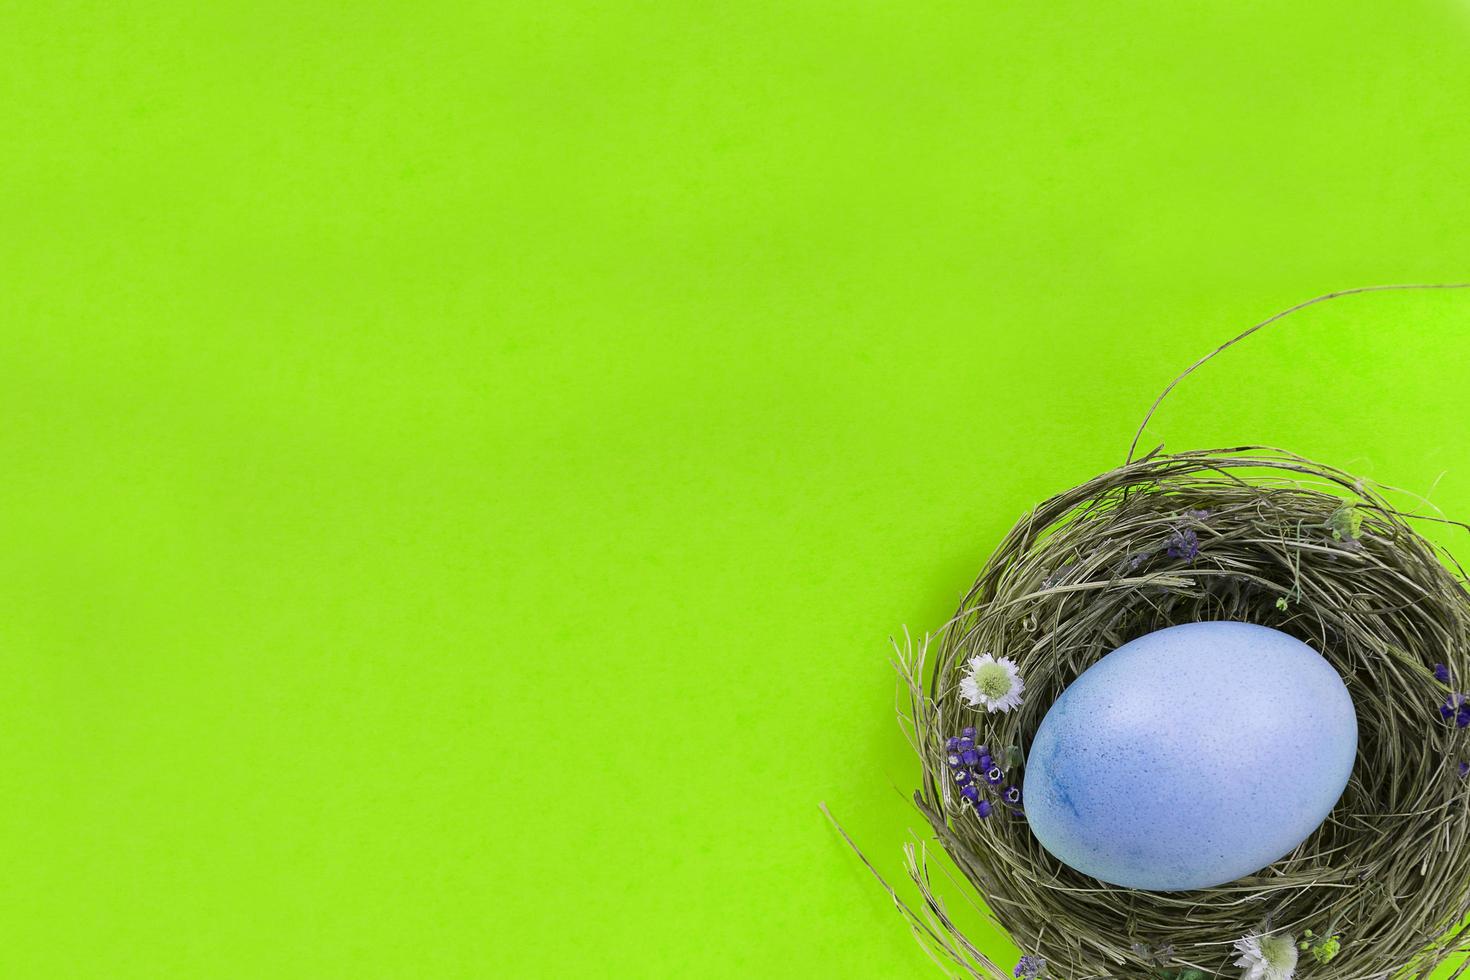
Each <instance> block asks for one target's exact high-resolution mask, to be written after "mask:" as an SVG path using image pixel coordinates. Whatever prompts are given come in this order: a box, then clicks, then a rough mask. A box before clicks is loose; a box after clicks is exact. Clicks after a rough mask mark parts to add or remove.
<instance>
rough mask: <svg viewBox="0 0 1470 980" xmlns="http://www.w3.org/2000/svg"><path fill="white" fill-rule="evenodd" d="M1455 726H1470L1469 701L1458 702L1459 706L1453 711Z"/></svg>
mask: <svg viewBox="0 0 1470 980" xmlns="http://www.w3.org/2000/svg"><path fill="white" fill-rule="evenodd" d="M1455 727H1456V728H1467V727H1470V701H1462V702H1460V708H1459V710H1458V711H1456V712H1455Z"/></svg>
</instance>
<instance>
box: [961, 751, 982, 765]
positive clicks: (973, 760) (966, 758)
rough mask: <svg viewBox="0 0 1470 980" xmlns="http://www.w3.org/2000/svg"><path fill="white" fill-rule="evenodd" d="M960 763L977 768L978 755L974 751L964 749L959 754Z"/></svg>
mask: <svg viewBox="0 0 1470 980" xmlns="http://www.w3.org/2000/svg"><path fill="white" fill-rule="evenodd" d="M960 761H961V762H963V763H964V764H965V765H967V766H978V765H979V764H980V753H979V752H976V751H975V750H974V749H965V751H963V752H961V753H960Z"/></svg>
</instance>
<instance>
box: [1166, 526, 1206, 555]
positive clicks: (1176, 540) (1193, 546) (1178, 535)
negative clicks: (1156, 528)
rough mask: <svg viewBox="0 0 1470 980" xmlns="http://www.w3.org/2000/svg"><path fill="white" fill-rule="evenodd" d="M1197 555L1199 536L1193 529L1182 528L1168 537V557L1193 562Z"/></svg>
mask: <svg viewBox="0 0 1470 980" xmlns="http://www.w3.org/2000/svg"><path fill="white" fill-rule="evenodd" d="M1198 555H1199V535H1198V534H1195V533H1194V529H1193V528H1188V527H1186V528H1183V529H1181V530H1177V531H1175V532H1174V533H1173V534H1171V535H1170V536H1169V557H1170V558H1183V559H1185V560H1186V561H1194V559H1195V557H1196V556H1198Z"/></svg>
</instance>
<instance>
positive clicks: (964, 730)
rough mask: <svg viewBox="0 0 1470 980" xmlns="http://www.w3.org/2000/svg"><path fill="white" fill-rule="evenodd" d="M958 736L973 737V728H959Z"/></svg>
mask: <svg viewBox="0 0 1470 980" xmlns="http://www.w3.org/2000/svg"><path fill="white" fill-rule="evenodd" d="M960 737H961V738H968V739H971V740H973V739H974V738H975V729H973V728H961V729H960Z"/></svg>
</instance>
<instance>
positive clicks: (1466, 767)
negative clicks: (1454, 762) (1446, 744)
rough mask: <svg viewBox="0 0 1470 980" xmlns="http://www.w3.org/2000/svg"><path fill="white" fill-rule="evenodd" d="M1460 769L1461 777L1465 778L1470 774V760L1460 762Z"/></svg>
mask: <svg viewBox="0 0 1470 980" xmlns="http://www.w3.org/2000/svg"><path fill="white" fill-rule="evenodd" d="M1459 770H1460V778H1461V779H1464V778H1465V777H1466V776H1470V762H1462V763H1460V765H1459Z"/></svg>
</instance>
